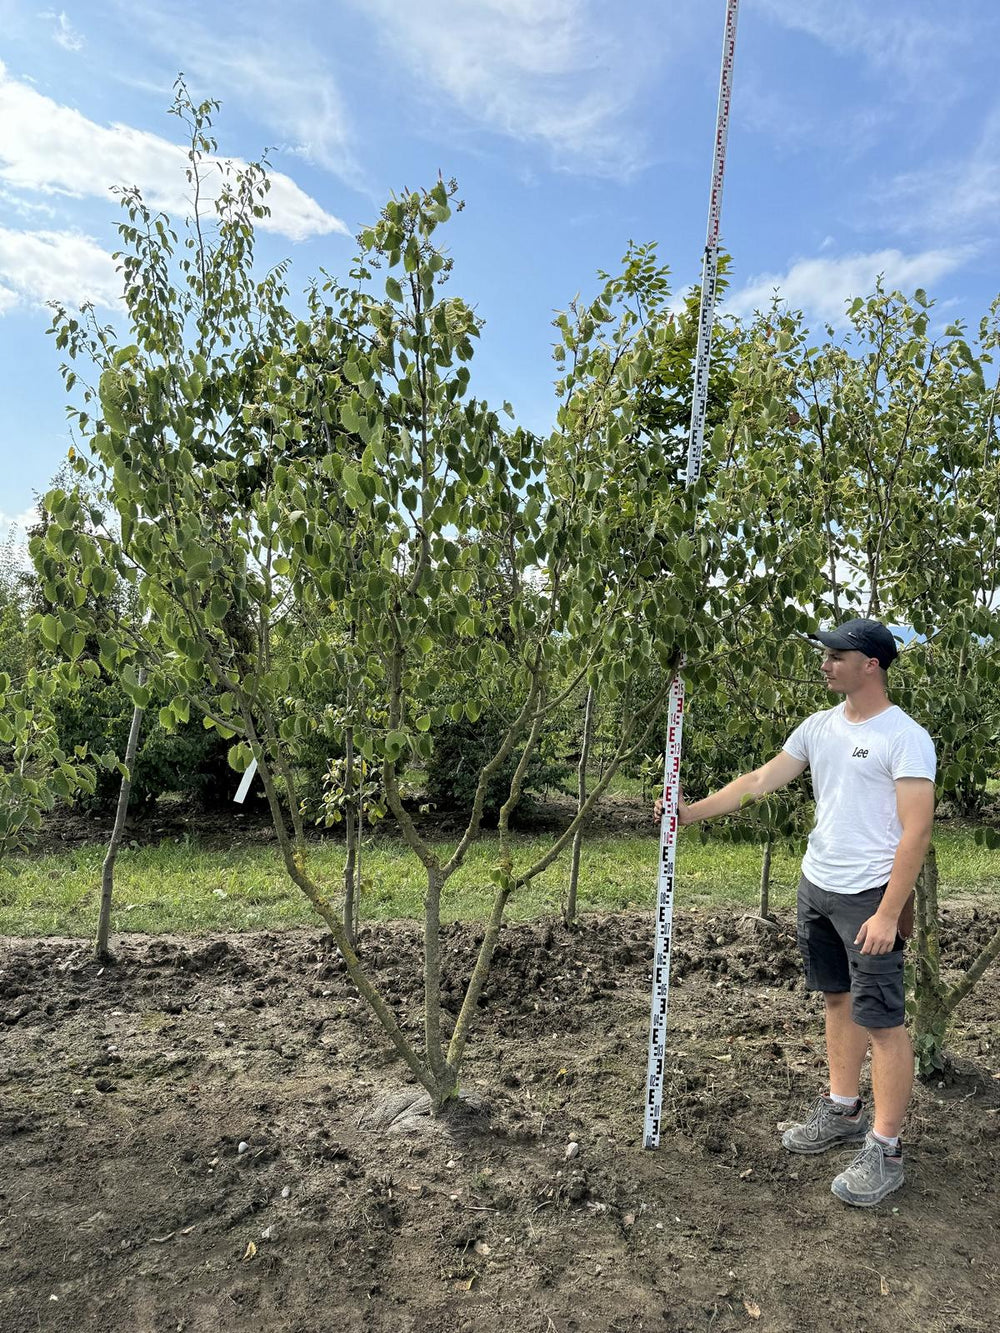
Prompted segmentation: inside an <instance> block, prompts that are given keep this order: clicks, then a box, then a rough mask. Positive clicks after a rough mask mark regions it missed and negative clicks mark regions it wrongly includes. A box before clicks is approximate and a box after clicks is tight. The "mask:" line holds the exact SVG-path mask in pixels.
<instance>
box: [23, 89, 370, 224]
mask: <svg viewBox="0 0 1000 1333" xmlns="http://www.w3.org/2000/svg"><path fill="white" fill-rule="evenodd" d="M0 121H2V122H3V124H4V136H3V139H2V141H0V180H2V181H4V182H6V184H7V185H8V186H11V187H13V188H14V189H17V190H20V191H34V192H37V193H42V194H49V195H51V194H62V195H70V196H73V197H82V196H87V195H90V196H96V197H98V198H106V197H107V196H108V190H109V188H110V187H111V186H112V185H139V186H140V187H141V188H142V190H143V194H144V196H145V198H146V201H147V203H149V204H150V205H152V207H154V208H160V209H164V210H165V211H167V212H169V213H174V214H183V213H185V212H186V211H187V209H188V208H189V197H190V188H189V186H188V183H187V181H186V179H185V177H184V169H185V167H186V166H187V158H186V156H185V152H184V149H183V148H181V147H180V146H179V145H178V144H174V143H170V142H169V140H167V139H163V138H161V137H160V136H159V135H156V134H149V133H148V132H147V131H145V130H137V129H134V128H132V127H131V126H129V125H120V124H116V125H112V126H110V127H106V126H103V125H98V124H97V123H96V122H95V121H92V120H88V119H87V117H86V116H83V115H81V113H80V112H79V111H75V110H73V109H72V108H71V107H67V106H61V105H60V104H59V103H57V102H55V101H53V100H52V99H51V98H49V97H45V96H43V95H42V94H41V93H38V92H36V91H35V89H33V88H31V87H30V86H29V85H28V84H26V83H22V82H18V81H17V80H16V79H13V78H11V77H10V76H9V75H8V74H7V71H6V70H5V68H4V66H3V65H2V64H0ZM227 160H230V161H232V163H233V165H234V166H237V167H238V166H241V165H243V164H242V163H241V162H240V160H239V159H237V158H233V159H227ZM267 202H268V206H269V207H270V209H271V216H270V217H269V218H264V219H262V220H261V221H260V223H259V224H258V225H259V226H261V227H262V228H264V229H266V230H269V231H274V232H279V233H280V234H282V235H284V236H287V237H289V238H290V239H291V240H293V241H299V240H305V239H306V238H307V237H309V236H316V235H325V234H327V233H329V232H341V233H342V234H344V235H349V234H350V233H349V231H348V228H347V227H346V226H345V225H344V223H343V222H341V221H340V219H339V218H335V217H334V216H333V215H332V214H330V213H327V212H326V211H325V210H324V209H323V208H321V207H320V205H319V204H318V203H317V202H316V201H315V200H314V199H312V198H310V196H309V195H307V194H305V193H304V191H302V190H300V189H299V187H298V186H297V185H296V184H295V182H294V181H293V180H291V179H290V178H289V177H288V176H285V175H282V174H281V173H280V172H275V173H273V174H272V176H271V191H270V194H269V195H268V200H267Z"/></svg>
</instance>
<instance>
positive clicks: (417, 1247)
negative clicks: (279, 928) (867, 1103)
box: [0, 909, 1000, 1333]
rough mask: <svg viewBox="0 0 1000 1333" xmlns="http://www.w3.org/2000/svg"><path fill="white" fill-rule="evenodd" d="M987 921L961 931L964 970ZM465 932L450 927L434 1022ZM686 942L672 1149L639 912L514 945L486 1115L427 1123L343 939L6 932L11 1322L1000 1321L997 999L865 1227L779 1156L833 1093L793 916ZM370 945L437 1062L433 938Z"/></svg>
mask: <svg viewBox="0 0 1000 1333" xmlns="http://www.w3.org/2000/svg"><path fill="white" fill-rule="evenodd" d="M995 928H996V920H995V918H993V917H989V916H987V915H985V914H984V913H983V912H982V911H981V910H980V911H979V912H978V914H977V915H976V916H975V918H973V914H972V913H971V912H969V911H962V910H958V909H953V910H951V911H950V912H949V915H948V917H947V920H946V938H945V940H944V957H945V960H946V962H947V963H948V964H949V965H951V966H954V965H956V964H957V963H958V962H959V961H960V960H964V959H965V958H966V957H967V956H968V954H969V952H970V951H971V950H972V949H973V948H974V947H975V945H974V942H975V941H977V940H978V939H979V938H980V936H982V937H983V938H985V937H986V936H987V934H988V933H989V931H990V930H992V929H995ZM480 941H481V932H480V931H479V930H477V929H476V928H475V927H469V926H454V927H451V928H449V930H448V932H447V934H446V940H445V967H444V974H443V977H442V997H443V999H444V1001H445V1006H446V1009H447V1010H448V1011H449V1012H452V1013H454V1012H457V1006H458V1003H459V1001H460V997H461V991H462V988H463V986H464V983H465V981H466V979H467V977H468V975H469V972H470V970H471V968H472V965H473V962H474V959H475V955H476V951H477V948H478V945H479V943H480ZM674 941H675V942H674V949H673V984H672V989H671V1003H670V1015H669V1042H668V1068H667V1075H666V1088H665V1093H666V1096H665V1104H664V1115H663V1121H662V1140H661V1147H660V1149H659V1150H658V1151H657V1152H646V1151H644V1150H643V1149H642V1148H641V1146H640V1145H641V1137H642V1103H643V1084H644V1081H645V1060H646V1038H647V1024H648V1012H649V985H650V977H649V969H650V966H651V960H652V926H651V922H650V920H649V918H648V917H647V916H643V915H638V914H629V915H623V916H615V917H594V918H588V919H587V920H586V921H585V922H584V924H583V925H581V926H580V927H579V928H575V929H569V930H568V929H566V928H565V927H563V926H562V925H560V924H557V923H554V922H553V923H541V924H536V925H531V926H510V927H509V928H507V929H506V930H504V932H503V934H502V936H501V942H500V945H499V948H498V951H497V958H496V966H495V968H494V971H493V974H492V976H491V977H490V980H489V984H488V986H487V988H486V990H485V991H484V993H483V996H482V999H481V1004H480V1013H479V1014H478V1016H477V1023H476V1027H475V1029H474V1034H473V1037H472V1039H471V1041H470V1046H469V1056H468V1064H467V1067H466V1071H465V1079H464V1083H463V1092H464V1093H466V1094H470V1095H469V1096H468V1099H467V1101H466V1103H465V1105H464V1107H463V1110H462V1113H461V1114H460V1115H459V1116H458V1117H457V1118H456V1120H454V1121H453V1122H445V1123H444V1124H441V1123H435V1124H434V1125H433V1126H431V1130H430V1132H428V1129H427V1118H426V1116H420V1115H414V1116H412V1118H411V1119H412V1123H410V1124H408V1125H405V1126H402V1128H403V1129H404V1130H406V1131H408V1132H400V1128H401V1126H400V1125H399V1124H398V1123H395V1124H394V1126H393V1127H392V1128H387V1127H386V1125H383V1126H382V1127H381V1128H375V1126H374V1122H373V1121H372V1120H371V1118H370V1112H371V1108H372V1107H373V1106H375V1105H376V1104H379V1103H381V1104H382V1105H383V1106H384V1105H385V1104H386V1103H385V1094H386V1093H387V1091H392V1090H393V1089H395V1090H397V1091H398V1092H399V1094H400V1096H399V1098H398V1101H397V1106H398V1107H404V1103H405V1107H409V1108H411V1109H413V1108H414V1107H416V1106H417V1105H418V1102H419V1097H418V1094H419V1092H420V1090H419V1088H417V1087H416V1085H415V1084H414V1083H413V1082H412V1080H408V1079H407V1078H406V1077H405V1076H404V1071H403V1070H402V1069H401V1066H400V1064H399V1062H398V1060H397V1059H396V1058H395V1056H394V1054H393V1052H392V1050H391V1047H390V1046H389V1044H388V1042H387V1041H386V1040H385V1039H384V1038H383V1037H382V1036H381V1034H380V1033H379V1031H378V1030H377V1028H376V1027H375V1025H374V1022H373V1020H372V1019H371V1018H370V1017H369V1015H368V1012H367V1010H366V1009H365V1008H364V1006H363V1004H362V1003H361V1001H360V1000H359V999H358V998H357V996H356V995H355V994H354V993H353V991H352V988H351V987H350V984H349V982H348V980H347V978H346V976H345V973H344V969H343V965H342V963H341V962H340V960H339V958H338V957H337V955H336V952H335V951H334V950H333V949H332V948H331V947H330V942H329V938H328V937H327V936H325V935H321V934H318V933H316V932H312V931H291V932H287V933H281V932H267V933H261V934H255V935H244V936H236V935H229V936H216V937H208V938H197V939H195V938H187V939H182V938H176V937H165V938H155V939H151V938H147V937H138V936H124V937H122V938H121V939H120V940H119V941H118V956H117V960H116V962H115V963H114V964H110V965H107V966H105V967H103V968H101V967H100V966H99V965H98V964H96V963H95V962H93V961H92V959H91V958H90V956H89V952H88V950H87V949H86V948H85V947H83V946H81V944H80V943H79V942H72V941H60V940H43V941H24V940H8V941H4V942H3V954H2V957H3V963H2V966H0V1001H2V1004H0V1022H2V1026H0V1042H2V1064H0V1329H2V1330H3V1333H28V1331H29V1330H30V1331H31V1333H35V1330H37V1329H39V1328H43V1329H46V1330H50V1329H51V1330H67V1331H68V1330H73V1331H74V1333H76V1330H79V1329H95V1330H101V1331H102V1333H104V1331H105V1330H107V1331H108V1333H116V1331H117V1330H123V1331H124V1330H130V1331H131V1330H136V1329H142V1330H147V1329H148V1330H151V1331H152V1333H160V1331H161V1330H162V1333H173V1331H174V1330H182V1331H183V1333H197V1331H200V1330H206V1331H207V1330H213V1333H214V1330H217V1329H221V1330H226V1329H241V1330H242V1329H247V1328H252V1329H256V1328H268V1329H269V1330H275V1331H276V1333H281V1331H283V1330H288V1331H289V1333H291V1330H296V1331H297V1333H313V1330H318V1329H321V1328H322V1329H325V1328H330V1327H336V1328H339V1329H344V1330H365V1333H380V1331H383V1330H384V1331H385V1333H389V1331H390V1330H392V1333H397V1331H398V1330H411V1331H412V1333H424V1331H426V1333H436V1331H437V1330H443V1329H448V1330H452V1329H454V1330H459V1331H461V1330H465V1333H472V1331H476V1333H478V1330H490V1331H491V1333H492V1331H493V1330H496V1331H497V1333H506V1331H507V1330H517V1333H532V1331H533V1330H536V1329H537V1330H539V1333H550V1331H551V1330H553V1329H555V1330H559V1333H563V1330H567V1331H569V1330H578V1331H580V1333H583V1331H585V1330H594V1331H595V1333H596V1331H597V1330H601V1331H602V1333H606V1331H608V1330H614V1331H615V1333H626V1331H629V1333H636V1331H638V1330H642V1329H645V1330H657V1331H661V1330H665V1331H666V1333H671V1331H672V1330H678V1331H679V1330H695V1329H698V1330H701V1329H704V1330H709V1329H711V1330H713V1331H718V1330H735V1329H747V1328H754V1327H759V1328H761V1329H767V1330H786V1329H787V1330H796V1333H798V1330H801V1329H803V1328H822V1329H824V1330H826V1329H830V1330H834V1331H837V1333H855V1330H859V1329H865V1330H868V1331H869V1333H878V1331H879V1330H890V1329H891V1330H893V1333H895V1330H898V1329H900V1328H920V1329H921V1330H922V1331H924V1333H946V1331H947V1333H979V1331H980V1330H987V1329H989V1330H993V1329H995V1328H996V1327H997V1324H998V1322H1000V1298H998V1290H1000V1287H998V1279H1000V1266H998V1255H1000V1246H998V1240H1000V1234H998V1218H997V1213H996V1207H995V1189H996V1180H997V1175H998V1169H1000V1045H998V1042H997V1037H996V1022H995V1016H996V1012H997V1006H998V1000H1000V987H998V984H997V977H996V975H995V974H994V975H992V976H990V975H988V976H987V978H986V979H985V980H984V982H983V983H982V985H981V986H980V987H979V988H978V989H977V990H976V991H975V992H974V993H973V995H972V996H971V997H970V998H969V1000H968V1001H967V1002H966V1005H965V1006H964V1007H963V1009H962V1011H961V1013H960V1016H959V1020H958V1021H957V1023H956V1026H955V1030H954V1041H953V1045H954V1049H955V1053H956V1055H957V1056H958V1058H959V1062H960V1067H961V1070H962V1078H961V1081H960V1083H957V1084H956V1083H954V1082H948V1081H946V1080H944V1079H941V1080H939V1081H938V1082H937V1083H935V1084H932V1085H930V1086H923V1085H922V1086H920V1087H919V1088H918V1089H917V1092H916V1095H915V1099H914V1103H913V1107H912V1109H911V1112H910V1116H909V1119H908V1123H907V1127H906V1131H905V1142H906V1161H907V1173H908V1183H907V1186H906V1188H905V1190H904V1191H902V1192H900V1193H899V1194H896V1195H893V1196H892V1198H891V1200H890V1201H888V1202H887V1203H886V1204H885V1205H883V1206H882V1207H880V1208H877V1209H873V1210H865V1211H862V1210H850V1209H847V1208H845V1207H844V1206H843V1205H841V1204H840V1203H839V1202H838V1201H837V1200H836V1199H835V1198H834V1197H833V1196H832V1195H831V1193H830V1180H831V1178H832V1176H833V1175H834V1174H835V1173H836V1171H837V1170H839V1169H840V1167H841V1165H842V1164H843V1155H842V1154H833V1155H832V1156H830V1157H819V1158H815V1159H813V1158H793V1157H790V1156H789V1155H787V1154H785V1153H784V1152H782V1150H781V1149H780V1148H779V1147H778V1146H777V1140H778V1130H777V1125H778V1124H779V1122H782V1121H785V1120H789V1119H792V1118H794V1117H795V1116H797V1115H798V1114H800V1113H801V1111H802V1110H803V1108H804V1107H805V1106H806V1105H807V1104H808V1103H809V1102H810V1101H811V1099H812V1098H813V1097H814V1096H815V1094H816V1092H817V1091H818V1090H819V1089H820V1088H821V1087H822V1085H823V1054H822V1052H823V1041H822V1024H821V1013H820V1009H819V1005H818V1002H817V1001H816V999H815V998H814V997H807V996H805V994H804V993H803V991H802V988H801V983H800V981H799V980H798V972H799V964H798V958H797V954H796V950H795V942H794V938H793V931H792V927H791V924H790V922H788V921H787V920H781V921H779V922H778V926H777V928H776V929H762V928H760V927H759V926H758V925H756V924H755V923H754V922H753V921H751V920H743V921H739V920H736V919H735V918H733V917H730V916H726V915H723V914H719V913H716V914H714V915H709V914H705V913H693V912H691V913H686V912H678V913H677V915H676V917H675V936H674ZM361 950H362V954H363V956H364V958H365V960H366V962H367V964H368V966H369V968H370V969H371V973H372V975H373V977H374V979H375V981H376V983H377V985H378V986H379V987H380V989H381V990H382V992H383V994H384V995H385V996H386V997H387V998H388V999H389V1000H390V1001H391V1003H392V1004H393V1005H394V1006H395V1008H396V1010H397V1012H398V1013H399V1014H400V1015H401V1016H402V1020H403V1022H404V1025H405V1027H406V1028H407V1030H408V1031H410V1032H411V1033H412V1035H413V1037H414V1039H415V1040H419V1034H420V1025H421V1016H420V1003H421V998H422V980H421V976H420V964H419V958H420V932H419V930H418V928H417V927H416V926H415V925H413V924H396V925H390V926H379V927H377V928H371V927H366V928H365V930H364V932H363V934H362V939H361ZM405 1107H404V1110H405ZM573 1145H575V1146H573Z"/></svg>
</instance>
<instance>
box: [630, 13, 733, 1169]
mask: <svg viewBox="0 0 1000 1333" xmlns="http://www.w3.org/2000/svg"><path fill="white" fill-rule="evenodd" d="M738 10H739V0H728V3H727V7H726V32H725V38H724V40H723V45H722V77H721V80H720V82H719V110H718V115H717V118H716V129H715V153H714V157H713V160H712V189H711V195H710V198H709V208H708V238H707V240H706V243H705V254H704V258H703V260H702V269H701V303H700V306H699V311H698V346H697V350H696V352H695V364H694V381H693V385H692V395H691V431H690V434H689V436H688V458H687V485H688V486H693V485H694V483H695V482H696V481H697V480H698V478H699V476H700V475H701V461H702V455H703V453H704V446H705V413H706V411H707V409H708V371H709V363H710V360H711V353H712V323H713V321H714V319H715V293H716V286H717V279H718V259H719V255H718V241H719V222H720V219H721V216H722V183H723V177H724V175H725V169H726V140H727V136H728V133H729V105H730V100H731V97H732V86H733V61H734V58H735V54H736V19H737V13H738ZM683 668H684V659H683V658H682V659H681V661H680V663H679V664H678V666H677V669H676V672H675V674H674V679H673V681H672V682H671V685H670V709H669V714H668V719H667V744H666V747H665V750H664V756H663V817H662V819H661V820H660V859H659V867H658V872H657V885H656V941H655V944H654V946H653V996H652V1002H651V1005H650V1019H649V1060H648V1063H647V1066H646V1121H645V1128H644V1133H643V1146H644V1147H646V1148H656V1147H659V1143H660V1117H661V1115H662V1112H663V1075H664V1070H665V1067H666V1056H667V1005H668V1002H669V998H670V948H671V941H672V936H673V919H674V879H675V874H676V868H677V824H678V819H677V806H678V801H679V799H680V772H681V735H682V730H683V720H684V683H683V680H682V679H681V672H682V671H683Z"/></svg>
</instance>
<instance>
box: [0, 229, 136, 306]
mask: <svg viewBox="0 0 1000 1333" xmlns="http://www.w3.org/2000/svg"><path fill="white" fill-rule="evenodd" d="M0 279H2V281H3V284H4V285H3V286H2V287H0V313H3V312H4V311H5V310H10V309H11V308H13V306H15V305H19V304H23V303H28V304H38V305H41V304H44V302H46V301H59V302H62V303H65V304H66V305H74V306H79V305H82V304H83V303H84V302H85V301H91V302H93V304H94V305H99V306H104V307H106V308H109V309H110V308H113V307H115V306H117V305H118V304H119V303H120V301H121V294H122V280H121V277H120V275H119V274H118V273H116V272H115V264H114V260H113V259H112V258H111V256H110V254H108V253H107V251H106V250H102V249H101V248H100V246H99V245H97V244H96V243H95V242H94V241H93V240H91V238H90V237H89V236H82V235H80V234H79V233H78V232H70V231H11V230H9V229H8V228H6V227H0Z"/></svg>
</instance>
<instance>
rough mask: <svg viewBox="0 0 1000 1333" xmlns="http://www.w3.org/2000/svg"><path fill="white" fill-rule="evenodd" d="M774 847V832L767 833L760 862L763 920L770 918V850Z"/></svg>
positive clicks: (761, 914)
mask: <svg viewBox="0 0 1000 1333" xmlns="http://www.w3.org/2000/svg"><path fill="white" fill-rule="evenodd" d="M773 848H774V834H773V833H769V834H768V835H767V842H766V843H765V844H764V855H763V857H762V858H761V863H760V916H761V919H762V920H763V921H770V919H771V852H772V849H773Z"/></svg>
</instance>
